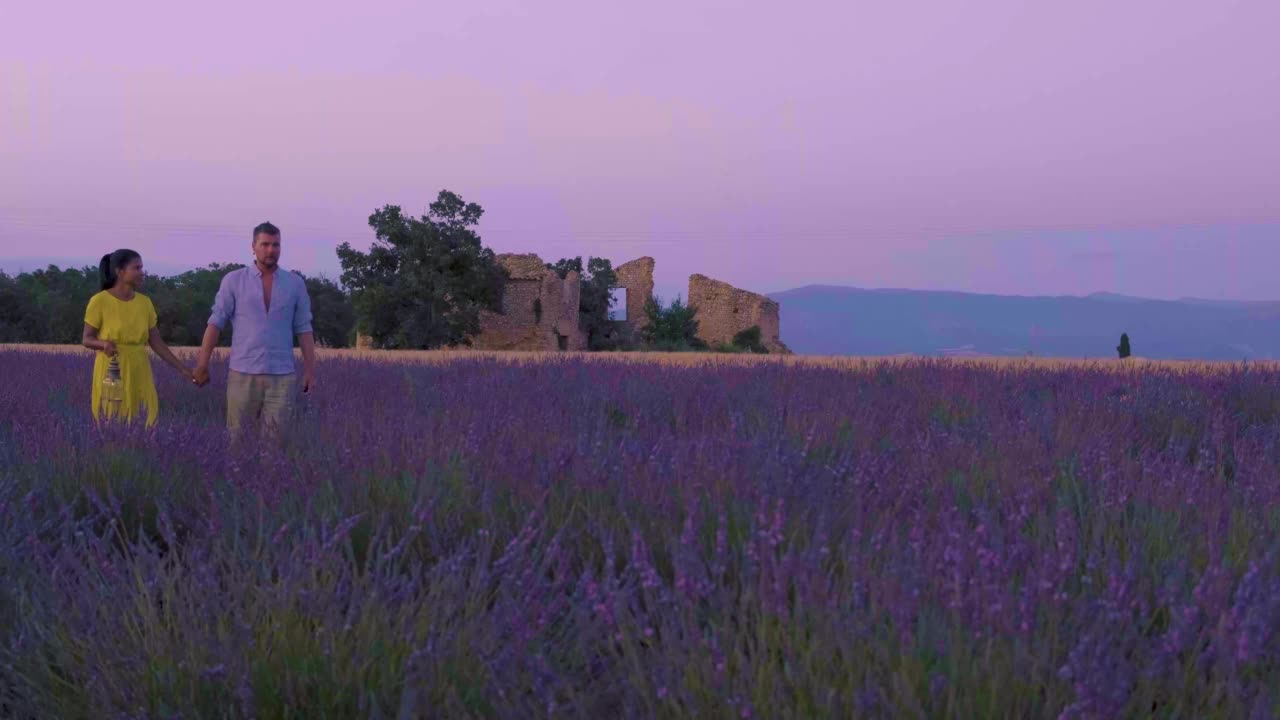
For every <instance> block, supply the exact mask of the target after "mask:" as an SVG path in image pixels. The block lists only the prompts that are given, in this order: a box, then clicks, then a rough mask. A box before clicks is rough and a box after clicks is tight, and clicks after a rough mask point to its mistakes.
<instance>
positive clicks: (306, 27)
mask: <svg viewBox="0 0 1280 720" xmlns="http://www.w3.org/2000/svg"><path fill="white" fill-rule="evenodd" d="M11 5H13V7H7V8H6V9H5V10H4V11H3V15H2V16H0V267H4V268H5V269H8V270H10V271H13V270H14V269H21V268H22V267H25V266H29V265H31V264H32V263H34V262H41V261H44V260H46V259H55V260H56V261H58V262H62V263H66V262H74V263H77V264H80V263H84V264H91V263H93V262H94V261H95V260H96V258H98V257H100V256H101V254H102V253H104V252H107V251H109V250H111V249H113V248H115V247H117V246H122V245H123V246H127V247H132V248H134V249H137V250H139V251H141V252H142V253H143V254H144V257H145V258H146V260H147V261H148V263H149V264H150V265H152V266H153V267H155V268H166V267H190V266H194V265H203V264H205V263H208V262H214V261H221V262H227V261H237V260H239V261H243V260H244V259H246V258H247V257H248V242H249V239H248V233H249V230H250V228H252V227H253V226H254V225H255V224H257V223H258V222H260V221H262V220H266V219H269V220H271V221H272V222H275V223H276V224H277V225H279V226H281V228H282V229H283V230H284V241H285V253H286V255H285V263H286V265H288V266H291V267H294V268H296V269H300V270H304V271H307V272H326V273H328V274H330V275H336V274H337V272H338V265H337V260H336V257H335V255H334V253H333V248H334V247H335V246H336V244H337V243H339V242H342V241H350V242H352V243H353V244H354V245H356V246H358V247H366V246H367V245H368V243H369V242H370V240H371V239H372V236H371V233H370V231H369V229H368V228H367V225H366V222H365V221H366V218H367V217H368V215H369V213H370V212H372V211H373V210H374V209H375V208H377V207H379V206H381V205H383V204H387V203H394V204H399V205H402V206H403V207H405V208H406V209H408V210H411V211H421V210H425V207H426V205H427V204H428V203H429V202H431V201H432V200H433V199H434V198H435V195H436V193H437V192H438V191H439V190H440V189H442V188H448V189H451V190H454V191H456V192H458V193H460V194H461V195H462V196H463V197H464V198H465V199H466V200H469V201H474V202H478V203H480V204H481V205H482V206H484V208H485V211H486V216H485V219H484V222H483V224H482V226H481V232H482V235H483V237H484V239H485V242H486V243H487V244H488V245H489V246H491V247H493V248H494V249H495V250H496V251H498V252H537V253H538V254H540V255H542V256H543V257H544V258H545V259H547V260H554V259H556V258H558V257H561V256H568V255H584V256H586V255H602V256H606V257H609V258H611V259H612V260H614V262H615V263H621V262H624V261H626V260H628V259H631V258H633V257H637V256H639V255H651V256H653V257H654V258H656V259H657V263H658V266H657V267H658V270H657V285H658V287H657V290H658V292H659V293H660V294H662V295H663V296H664V297H670V296H672V295H674V294H675V293H677V292H680V293H683V292H684V289H685V283H686V281H687V277H688V275H689V274H690V273H693V272H702V273H706V274H708V275H712V276H715V277H719V278H721V279H724V280H727V281H729V282H732V283H734V284H736V285H739V286H741V287H745V288H748V289H752V290H757V291H760V292H771V291H776V290H782V289H786V288H789V287H795V286H799V285H804V284H810V283H823V284H850V285H859V286H864V287H913V288H944V289H956V290H971V291H980V292H996V293H1018V294H1059V293H1072V294H1077V293H1088V292H1093V291H1099V290H1106V291H1114V292H1123V293H1131V294H1140V295H1148V296H1153V297H1176V296H1180V295H1196V296H1201V297H1216V298H1241V299H1280V290H1277V289H1276V287H1275V280H1274V277H1275V269H1276V267H1278V266H1280V139H1278V136H1277V133H1280V92H1277V90H1276V88H1280V43H1277V42H1276V41H1275V32H1276V28H1277V27H1280V2H1276V1H1275V0H1258V1H1250V2H1244V1H1239V2H1236V1H1231V0H1213V1H1212V2H1206V1H1203V0H1195V1H1191V0H1162V1H1156V0H1127V1H1126V2H1115V1H1114V0H1110V1H1106V2H1103V1H1097V0H1073V1H1072V2H1035V3H1031V2H1026V1H1025V0H1016V1H1015V0H998V1H991V0H969V1H967V2H928V3H925V2H911V1H909V0H897V1H896V2H879V3H865V2H794V3H767V4H766V3H730V2H723V1H718V2H698V1H695V0H680V1H679V2H676V1H669V0H652V1H650V2H647V3H643V4H638V3H637V4H631V5H632V6H633V7H634V8H635V9H632V10H628V11H622V10H617V9H611V8H613V7H616V6H618V5H619V4H618V3H602V2H586V1H582V2H576V1H575V2H565V1H559V0H554V1H549V2H539V3H527V2H522V3H517V2H466V3H450V4H426V3H419V2H410V1H408V0H397V1H395V2H362V3H350V2H342V3H338V2H331V1H329V0H312V1H311V2H307V3H302V2H288V3H267V2H243V1H241V0H232V1H229V2H220V3H212V4H206V5H204V6H202V7H200V8H198V9H197V8H192V7H183V5H187V4H176V3H161V2H151V1H147V2H124V3H114V4H113V3H88V2H75V3H71V2H58V1H57V0H42V2H39V3H34V2H32V3H13V4H11ZM428 5H435V6H438V7H428ZM534 8H536V9H534Z"/></svg>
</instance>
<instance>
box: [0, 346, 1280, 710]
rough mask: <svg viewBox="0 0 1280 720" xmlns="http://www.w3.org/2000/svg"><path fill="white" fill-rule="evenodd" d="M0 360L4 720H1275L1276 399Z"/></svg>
mask: <svg viewBox="0 0 1280 720" xmlns="http://www.w3.org/2000/svg"><path fill="white" fill-rule="evenodd" d="M91 362H92V359H91V358H90V357H89V353H88V352H85V351H81V352H72V353H53V354H50V353H36V352H28V351H20V350H8V351H5V350H0V378H3V383H0V717H6V718H10V717H12V718H27V717H31V718H48V717H58V718H90V717H92V718H108V717H110V718H116V717H120V718H125V717H129V718H179V717H181V718H222V717H236V718H240V717H246V718H247V717H258V718H304V717H305V718H351V717H362V718H363V717H369V718H419V717H421V718H445V717H449V718H453V717H501V718H535V717H563V718H592V719H594V718H650V717H658V718H663V717H670V718H677V717H680V718H684V717H699V718H825V717H829V718H851V717H868V718H880V717H885V718H926V717H927V718H932V717H956V718H1023V717H1025V718H1041V717H1049V718H1052V717H1064V718H1110V717H1167V718H1268V717H1276V716H1278V715H1280V555H1278V554H1277V551H1278V550H1280V371H1277V370H1276V369H1274V368H1255V367H1253V366H1248V367H1246V366H1243V365H1242V366H1237V367H1234V368H1229V369H1225V370H1223V371H1221V372H1214V373H1209V372H1179V371H1176V370H1174V369H1168V368H1151V367H1146V368H1138V369H1134V370H1123V369H1121V370H1102V369H1098V368H1088V367H1073V366H1070V365H1064V366H1061V367H1024V368H1013V367H1006V368H1001V367H998V366H994V367H979V366H974V365H966V364H964V363H960V362H943V361H935V360H918V361H910V362H904V363H900V364H897V365H894V366H883V367H877V368H871V369H868V370H865V371H854V370H849V369H841V368H834V367H832V368H824V367H817V366H814V367H803V366H784V365H779V364H773V363H759V364H738V365H734V364H720V365H714V366H712V365H708V366H702V367H700V366H697V365H676V364H663V363H627V364H620V363H611V362H602V361H589V360H584V359H580V358H568V359H548V360H541V361H536V362H530V363H524V364H513V363H507V362H498V361H495V360H492V359H484V358H465V359H460V360H457V361H455V362H451V363H435V364H396V363H378V362H374V361H370V360H367V359H359V358H340V357H328V358H326V359H323V361H322V362H321V364H320V368H319V369H320V379H321V382H322V387H321V390H320V392H319V393H318V394H317V395H316V396H315V397H313V398H309V399H308V400H307V401H306V402H304V403H303V404H302V407H301V408H300V417H299V421H298V424H297V426H296V427H295V428H294V429H293V432H292V433H291V434H290V435H289V437H288V438H287V439H286V440H287V442H286V445H285V448H284V450H283V451H275V450H272V449H271V448H270V447H267V446H265V445H261V444H259V445H255V444H252V443H250V444H247V445H245V446H242V447H236V448H234V449H233V448H230V447H229V446H228V442H227V440H226V438H225V436H224V435H223V431H222V427H223V403H224V394H223V393H224V390H225V386H224V385H223V378H225V373H226V368H225V366H222V367H221V368H219V369H218V371H217V372H216V373H215V382H214V384H213V385H212V386H211V387H209V388H205V389H203V390H197V389H194V388H191V387H189V386H184V385H183V384H182V383H181V379H180V378H178V377H177V376H176V375H175V374H174V373H172V372H169V371H168V370H167V368H164V367H162V366H161V365H160V364H159V363H156V376H157V378H158V380H159V385H160V387H159V389H160V397H161V400H162V403H163V407H162V409H161V417H160V425H159V427H158V428H157V429H155V430H152V431H148V430H145V429H143V428H140V427H134V428H119V427H116V428H107V429H104V430H99V429H97V428H95V426H94V425H93V423H92V421H91V420H90V418H89V416H88V406H89V391H90V388H89V384H88V383H89V377H90V365H91Z"/></svg>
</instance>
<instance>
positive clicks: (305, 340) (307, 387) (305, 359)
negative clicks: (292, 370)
mask: <svg viewBox="0 0 1280 720" xmlns="http://www.w3.org/2000/svg"><path fill="white" fill-rule="evenodd" d="M298 345H300V346H301V347H302V392H304V393H305V392H311V388H313V387H315V384H316V342H315V337H314V335H313V334H312V333H309V332H305V333H302V334H301V335H299V336H298Z"/></svg>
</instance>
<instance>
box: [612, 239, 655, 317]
mask: <svg viewBox="0 0 1280 720" xmlns="http://www.w3.org/2000/svg"><path fill="white" fill-rule="evenodd" d="M654 264H655V263H654V261H653V258H651V257H648V256H646V257H641V258H636V259H635V260H632V261H631V262H625V263H622V264H621V265H619V266H618V267H616V268H614V270H613V273H614V275H616V276H617V281H618V287H620V288H625V289H626V291H627V319H626V320H624V321H621V323H622V324H624V325H626V326H627V327H628V328H630V330H631V331H632V333H633V334H634V333H635V332H638V331H639V330H640V328H642V327H644V326H645V325H648V324H649V318H648V316H646V315H645V314H644V306H645V303H647V302H648V301H649V298H651V297H653V267H654Z"/></svg>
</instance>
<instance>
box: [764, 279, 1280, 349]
mask: <svg viewBox="0 0 1280 720" xmlns="http://www.w3.org/2000/svg"><path fill="white" fill-rule="evenodd" d="M770 297H772V298H773V299H775V300H777V301H778V302H779V303H780V304H781V316H782V341H783V342H785V343H786V344H787V345H789V346H790V347H791V348H792V349H793V350H794V351H795V352H797V353H817V354H830V355H895V354H902V353H913V354H920V355H940V354H957V355H964V354H977V355H1026V354H1027V353H1029V352H1030V353H1033V354H1035V355H1050V356H1069V357H1108V356H1110V357H1114V356H1115V347H1116V345H1117V344H1118V342H1119V339H1120V334H1121V333H1122V332H1127V333H1129V337H1130V339H1131V341H1132V343H1133V352H1134V354H1135V355H1141V356H1143V357H1148V358H1153V359H1205V360H1240V359H1245V358H1247V359H1275V358H1280V302H1230V301H1212V300H1199V299H1194V298H1185V299H1181V300H1176V301H1174V300H1151V299H1145V298H1138V297H1132V296H1125V295H1115V294H1111V293H1097V294H1094V295H1089V296H1083V297H1079V296H1056V297H1054V296H1042V297H1028V296H1009V295H986V294H976V293H962V292H946V291H923V290H899V289H863V288H854V287H837V286H829V285H810V286H806V287H801V288H796V289H794V290H787V291H784V292H778V293H773V294H771V295H770Z"/></svg>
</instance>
